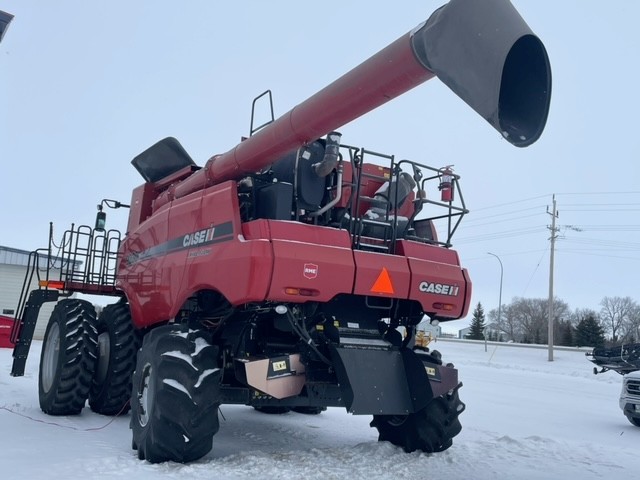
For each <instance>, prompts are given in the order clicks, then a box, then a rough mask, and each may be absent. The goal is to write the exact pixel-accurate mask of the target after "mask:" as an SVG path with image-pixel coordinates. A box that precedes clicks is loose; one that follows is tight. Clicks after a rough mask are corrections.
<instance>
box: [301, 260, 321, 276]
mask: <svg viewBox="0 0 640 480" xmlns="http://www.w3.org/2000/svg"><path fill="white" fill-rule="evenodd" d="M303 274H304V278H316V277H317V276H318V265H316V264H315V263H305V264H304V271H303Z"/></svg>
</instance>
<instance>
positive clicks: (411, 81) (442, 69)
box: [155, 0, 551, 208]
mask: <svg viewBox="0 0 640 480" xmlns="http://www.w3.org/2000/svg"><path fill="white" fill-rule="evenodd" d="M434 76H437V77H438V78H440V80H442V81H443V82H444V83H445V84H446V85H447V86H448V87H449V88H450V89H451V90H453V91H454V93H456V94H457V95H458V96H459V97H460V98H462V99H463V100H464V101H465V102H466V103H467V104H468V105H469V106H470V107H471V108H473V109H474V110H475V111H476V112H478V114H480V115H481V116H482V117H483V118H484V119H485V120H487V121H488V122H489V123H490V124H491V125H492V126H493V127H494V128H495V129H496V130H498V131H499V132H500V133H501V134H502V136H503V137H504V138H505V139H506V140H507V141H508V142H510V143H512V144H513V145H515V146H517V147H526V146H528V145H531V144H532V143H534V142H535V141H536V140H537V139H538V138H539V137H540V135H541V134H542V131H543V130H544V126H545V123H546V120H547V115H548V111H549V103H550V99H551V68H550V65H549V59H548V57H547V52H546V50H545V48H544V45H543V44H542V42H541V41H540V39H539V38H538V37H536V36H535V35H534V34H533V32H532V31H531V29H530V28H529V26H528V25H527V24H526V23H525V21H524V20H523V19H522V17H521V16H520V14H519V13H518V12H517V11H516V10H515V8H514V7H513V5H512V4H511V2H509V1H508V0H483V1H482V2H479V1H477V0H451V1H450V2H449V3H447V4H446V5H444V6H443V7H441V8H439V9H438V10H436V11H435V12H434V13H433V14H432V15H431V16H430V17H429V19H428V20H427V21H425V22H423V23H421V24H420V25H418V26H417V27H416V28H414V29H413V30H411V31H410V32H408V33H406V34H405V35H403V36H401V37H400V38H399V39H397V40H396V41H395V42H393V43H391V44H390V45H389V46H387V47H386V48H384V49H382V50H381V51H379V52H378V53H376V54H375V55H373V56H372V57H371V58H369V59H368V60H366V61H365V62H363V63H362V64H360V65H359V66H357V67H356V68H354V69H353V70H351V71H350V72H348V73H346V74H345V75H343V76H342V77H340V78H339V79H338V80H336V81H334V82H333V83H331V84H330V85H328V86H327V87H325V88H324V89H322V90H320V91H319V92H318V93H316V94H315V95H313V96H311V97H310V98H308V99H307V100H305V101H304V102H302V103H301V104H299V105H297V106H296V107H294V108H293V109H292V110H290V111H289V112H287V113H285V114H284V115H282V116H281V117H280V118H278V119H277V120H276V121H274V122H273V123H271V124H269V125H268V126H266V127H265V128H263V129H262V130H260V131H259V132H258V133H256V134H255V135H253V136H252V137H250V138H249V139H247V140H245V141H243V142H241V143H239V144H238V145H237V146H235V147H234V148H233V149H231V150H229V151H228V152H226V153H223V154H221V155H216V156H214V157H212V158H210V159H209V160H208V161H207V163H206V165H205V166H204V168H202V169H201V170H199V171H196V172H195V173H193V174H192V175H191V176H189V177H188V178H186V179H185V180H184V181H182V182H180V183H177V184H175V185H173V186H172V187H171V188H169V189H168V190H167V191H165V192H164V193H163V194H162V195H161V196H160V197H159V198H158V199H157V200H156V202H155V208H159V207H160V206H162V205H163V204H165V203H167V202H168V201H170V200H172V199H173V198H181V197H184V196H185V195H188V194H190V193H192V192H195V191H197V190H200V189H203V188H207V187H209V186H212V185H215V184H218V183H221V182H224V181H227V180H233V179H239V178H241V177H243V176H245V175H246V174H249V173H253V172H257V171H259V170H261V169H262V168H264V167H266V166H268V165H270V164H271V163H273V162H274V161H275V160H277V159H279V158H281V157H282V156H283V155H285V154H287V153H289V152H291V151H294V150H295V149H297V148H299V147H301V146H303V145H305V144H307V143H309V142H311V141H313V140H315V139H317V138H320V137H322V136H323V135H325V134H327V133H328V132H331V131H332V130H336V129H338V128H339V127H341V126H343V125H345V124H346V123H348V122H350V121H352V120H354V119H356V118H358V117H360V116H361V115H363V114H365V113H367V112H369V111H371V110H373V109H375V108H377V107H379V106H380V105H383V104H384V103H386V102H388V101H389V100H391V99H393V98H395V97H397V96H399V95H401V94H403V93H405V92H407V91H409V90H411V89H412V88H414V87H416V86H418V85H420V84H422V83H424V82H425V81H427V80H429V79H431V78H433V77H434Z"/></svg>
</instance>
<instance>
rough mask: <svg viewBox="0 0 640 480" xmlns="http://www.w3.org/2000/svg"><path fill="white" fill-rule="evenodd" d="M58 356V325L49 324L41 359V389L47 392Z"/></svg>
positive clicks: (54, 372) (53, 375) (51, 382)
mask: <svg viewBox="0 0 640 480" xmlns="http://www.w3.org/2000/svg"><path fill="white" fill-rule="evenodd" d="M59 356H60V326H59V325H58V324H57V323H53V324H51V328H50V329H49V333H48V334H47V339H46V342H45V346H44V355H43V357H42V358H43V361H42V367H41V368H42V389H43V390H44V391H45V392H48V391H49V390H50V389H51V386H52V385H53V379H54V378H55V376H56V369H57V365H58V357H59Z"/></svg>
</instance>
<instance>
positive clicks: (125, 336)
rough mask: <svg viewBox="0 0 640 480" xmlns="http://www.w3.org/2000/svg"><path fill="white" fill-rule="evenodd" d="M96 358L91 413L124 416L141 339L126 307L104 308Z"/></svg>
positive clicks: (97, 328) (90, 402) (122, 304)
mask: <svg viewBox="0 0 640 480" xmlns="http://www.w3.org/2000/svg"><path fill="white" fill-rule="evenodd" d="M96 330H97V333H98V349H97V350H98V359H97V363H96V369H95V374H94V377H93V384H92V385H91V390H90V392H89V406H90V407H91V410H93V411H94V412H96V413H99V414H101V415H116V414H119V413H127V412H128V411H129V408H130V405H129V400H130V399H131V375H132V374H133V371H134V369H135V366H136V354H137V353H138V349H139V348H140V343H141V342H140V336H139V334H138V332H137V331H136V329H135V328H134V326H133V324H132V323H131V313H130V311H129V305H127V304H126V303H120V302H119V303H115V304H112V305H107V306H106V307H105V308H104V309H103V310H102V312H101V313H100V316H99V317H98V320H97V322H96Z"/></svg>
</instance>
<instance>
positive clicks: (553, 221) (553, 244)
mask: <svg viewBox="0 0 640 480" xmlns="http://www.w3.org/2000/svg"><path fill="white" fill-rule="evenodd" d="M547 213H548V214H549V215H551V227H550V228H549V230H551V239H550V240H551V255H550V256H549V322H548V323H549V335H548V336H549V361H550V362H553V256H554V253H555V247H556V232H557V231H558V229H557V228H556V218H558V211H557V210H556V196H555V194H554V195H553V210H552V211H551V212H549V209H548V208H547Z"/></svg>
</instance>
